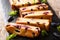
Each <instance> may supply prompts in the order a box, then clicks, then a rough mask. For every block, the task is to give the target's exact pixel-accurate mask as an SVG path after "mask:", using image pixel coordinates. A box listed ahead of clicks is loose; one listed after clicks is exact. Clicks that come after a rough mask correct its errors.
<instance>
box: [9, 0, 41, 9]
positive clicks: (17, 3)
mask: <svg viewBox="0 0 60 40" xmlns="http://www.w3.org/2000/svg"><path fill="white" fill-rule="evenodd" d="M9 2H10V5H11V6H12V7H13V8H14V7H17V8H18V7H21V6H27V5H32V4H36V3H40V1H39V0H9Z"/></svg>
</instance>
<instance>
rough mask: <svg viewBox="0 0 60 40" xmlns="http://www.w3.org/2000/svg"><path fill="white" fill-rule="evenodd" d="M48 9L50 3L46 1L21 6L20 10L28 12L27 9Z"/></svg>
mask: <svg viewBox="0 0 60 40" xmlns="http://www.w3.org/2000/svg"><path fill="white" fill-rule="evenodd" d="M47 9H48V5H47V4H45V3H42V4H38V5H32V6H27V7H21V8H20V9H19V10H20V12H26V11H37V10H47Z"/></svg>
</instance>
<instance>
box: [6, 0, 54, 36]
mask: <svg viewBox="0 0 60 40" xmlns="http://www.w3.org/2000/svg"><path fill="white" fill-rule="evenodd" d="M9 1H10V4H11V8H12V9H13V10H16V9H19V15H20V17H18V18H17V20H16V23H9V24H8V25H7V26H6V29H7V31H9V32H10V33H17V34H18V35H20V36H26V37H37V36H38V35H39V33H40V31H41V30H43V29H44V30H46V31H48V30H49V25H50V23H51V22H52V16H53V13H52V11H51V10H48V8H49V6H48V5H47V4H45V3H40V1H39V0H9Z"/></svg>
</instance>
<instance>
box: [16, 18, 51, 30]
mask: <svg viewBox="0 0 60 40" xmlns="http://www.w3.org/2000/svg"><path fill="white" fill-rule="evenodd" d="M16 23H17V24H25V25H33V26H38V27H40V28H41V29H46V30H49V24H50V22H49V20H48V19H29V18H18V19H17V21H16Z"/></svg>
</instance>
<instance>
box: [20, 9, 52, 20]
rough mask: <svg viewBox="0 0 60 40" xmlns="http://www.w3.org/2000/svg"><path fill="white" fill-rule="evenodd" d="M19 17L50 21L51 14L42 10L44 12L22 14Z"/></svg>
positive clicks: (49, 11)
mask: <svg viewBox="0 0 60 40" xmlns="http://www.w3.org/2000/svg"><path fill="white" fill-rule="evenodd" d="M21 15H22V17H24V18H37V19H49V20H52V16H53V13H52V12H51V10H44V11H30V12H22V13H21Z"/></svg>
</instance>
